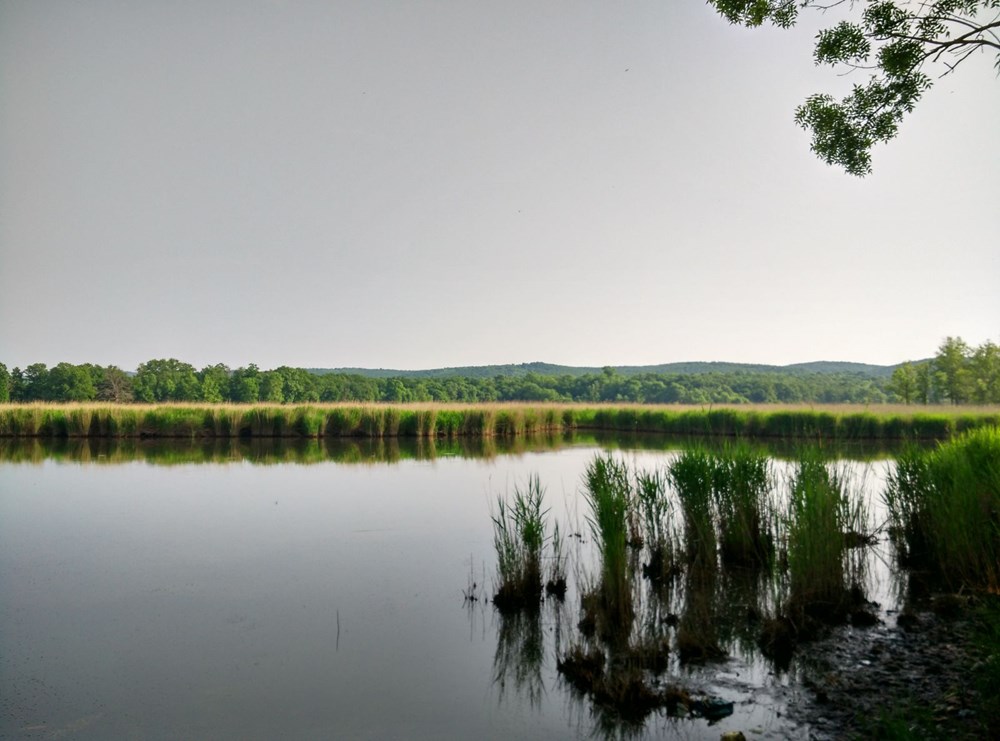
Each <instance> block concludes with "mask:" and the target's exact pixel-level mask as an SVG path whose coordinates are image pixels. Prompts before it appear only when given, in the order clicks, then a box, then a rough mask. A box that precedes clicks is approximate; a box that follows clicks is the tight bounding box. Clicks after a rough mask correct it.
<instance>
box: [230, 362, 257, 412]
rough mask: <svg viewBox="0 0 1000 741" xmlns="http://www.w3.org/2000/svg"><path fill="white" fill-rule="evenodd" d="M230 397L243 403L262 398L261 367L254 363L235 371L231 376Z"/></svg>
mask: <svg viewBox="0 0 1000 741" xmlns="http://www.w3.org/2000/svg"><path fill="white" fill-rule="evenodd" d="M229 398H230V399H232V400H233V401H238V402H240V403H243V404H251V403H253V402H255V401H258V400H259V399H260V369H259V368H258V367H257V366H256V365H255V364H254V363H250V365H248V366H247V367H246V368H237V369H236V370H234V371H233V375H232V376H231V377H230V378H229Z"/></svg>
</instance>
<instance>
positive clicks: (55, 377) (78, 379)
mask: <svg viewBox="0 0 1000 741" xmlns="http://www.w3.org/2000/svg"><path fill="white" fill-rule="evenodd" d="M47 390H48V393H47V400H49V401H92V400H93V399H94V398H95V397H96V396H97V388H96V387H95V386H94V379H93V377H92V376H91V375H90V372H89V371H88V370H87V368H86V367H85V366H82V365H73V364H71V363H59V364H58V365H57V366H55V367H54V368H53V369H52V370H50V371H49V377H48V383H47Z"/></svg>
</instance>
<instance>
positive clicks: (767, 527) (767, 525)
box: [712, 444, 774, 567]
mask: <svg viewBox="0 0 1000 741" xmlns="http://www.w3.org/2000/svg"><path fill="white" fill-rule="evenodd" d="M773 480H774V479H773V476H772V473H771V464H770V462H769V460H768V458H767V456H766V455H764V454H763V453H759V452H756V451H754V450H753V449H752V448H750V447H749V446H748V445H746V444H742V445H738V446H736V447H734V448H731V449H727V450H724V451H723V452H722V453H721V454H719V455H718V456H717V457H716V458H715V461H714V466H713V471H712V495H713V498H714V500H715V509H716V512H717V514H718V523H719V545H720V551H721V556H722V562H723V564H724V565H728V566H750V567H754V566H763V565H765V564H767V563H768V562H769V561H770V560H771V558H772V556H773V552H774V536H773V532H772V531H773V522H774V517H773V509H772V507H771V501H772V498H773V496H772V495H773V493H774V492H773V489H774V486H773Z"/></svg>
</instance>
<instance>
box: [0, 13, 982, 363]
mask: <svg viewBox="0 0 1000 741" xmlns="http://www.w3.org/2000/svg"><path fill="white" fill-rule="evenodd" d="M818 20H819V19H815V18H809V19H807V22H806V23H804V24H803V25H801V26H800V27H798V28H796V29H793V30H791V31H778V30H773V29H760V30H756V31H751V30H748V29H744V28H737V27H730V26H729V25H727V23H726V22H725V21H724V20H723V19H722V18H720V17H719V16H717V15H716V14H715V13H714V11H713V10H712V9H711V8H710V7H709V6H707V5H706V4H704V2H702V1H701V0H629V1H627V2H614V3H612V2H607V1H606V0H595V1H594V2H583V1H581V0H574V1H573V2H554V1H550V0H547V1H546V2H537V0H531V1H530V2H528V1H524V2H521V1H513V0H506V1H505V2H473V1H472V0H455V1H454V2H447V1H445V0H439V1H429V0H406V1H404V0H392V1H387V2H379V1H377V0H358V1H357V2H340V1H337V0H324V1H322V2H320V1H317V2H307V1H305V0H285V1H281V0H270V1H265V0H232V1H231V2H225V1H222V0H213V1H208V2H205V1H204V0H197V1H192V2H184V1H171V2H168V1H166V0H163V1H159V2H153V1H150V2H139V1H137V0H127V1H126V0H123V1H121V2H113V1H111V0H86V1H84V2H80V1H79V0H64V1H61V2H59V1H54V0H0V362H4V363H6V365H7V366H8V368H11V367H13V366H15V365H20V366H21V367H23V366H24V365H26V364H28V363H31V362H45V363H48V364H49V365H53V364H55V363H57V362H59V361H68V362H74V363H80V362H88V361H89V362H96V363H100V364H102V365H103V364H115V365H119V366H121V367H123V368H126V369H132V368H135V366H136V365H137V364H138V363H140V362H143V361H145V360H148V359H150V358H157V357H176V358H179V359H181V360H186V361H188V362H190V363H193V364H194V365H196V366H199V367H201V366H203V365H206V364H208V363H216V362H222V363H226V364H228V365H230V366H233V367H236V366H240V365H245V364H246V363H249V362H256V363H257V364H258V365H260V366H261V367H263V368H268V367H274V366H277V365H281V364H288V365H293V366H306V367H317V366H323V367H332V366H369V367H392V368H429V367H439V366H455V365H479V364H487V363H520V362H528V361H534V360H544V361H548V362H554V363H564V364H573V365H605V364H610V365H624V364H649V363H662V362H671V361H683V360H731V361H743V362H763V363H777V364H784V363H790V362H798V361H808V360H821V359H830V360H853V361H862V362H872V363H895V362H899V361H902V360H906V359H913V358H921V357H926V356H928V355H931V354H933V352H934V350H935V348H936V347H937V345H938V344H939V343H940V341H941V340H942V339H943V338H944V337H945V336H946V335H961V336H962V337H964V338H965V339H966V340H967V341H969V342H970V343H972V344H979V343H981V342H983V341H985V340H987V339H991V340H993V341H998V340H1000V80H998V79H997V75H996V71H995V70H994V69H993V59H992V58H991V57H988V56H984V55H977V56H975V57H974V58H972V59H970V60H969V61H968V62H966V64H965V65H964V66H963V67H961V68H959V70H958V73H957V74H955V75H952V76H949V77H947V78H945V79H942V80H940V81H939V82H938V83H937V85H936V86H935V88H934V89H933V90H932V91H931V92H930V93H929V94H928V95H927V96H926V97H925V99H924V101H923V102H921V103H920V105H919V107H918V109H917V110H916V111H915V113H914V114H913V116H912V117H911V118H909V119H908V120H907V121H906V122H905V123H904V124H903V128H902V131H901V134H900V136H899V137H898V139H896V140H895V141H894V142H892V143H890V144H889V145H886V146H882V147H879V148H878V149H877V150H876V154H875V160H874V167H875V173H874V174H873V175H872V176H869V177H868V178H865V179H857V178H854V177H851V176H848V175H845V174H843V172H842V171H840V170H838V169H834V168H831V167H829V166H826V165H824V164H822V163H821V162H819V161H818V160H817V159H816V158H815V157H814V155H813V154H812V153H811V152H810V151H809V140H808V135H807V133H806V132H803V131H802V130H800V129H798V128H797V127H796V126H795V124H794V121H793V114H794V108H795V106H796V105H797V104H799V103H801V102H802V100H803V99H804V98H805V97H806V96H807V95H808V94H810V93H814V92H825V91H830V92H836V91H843V90H846V89H848V88H849V86H850V85H851V84H853V83H854V82H856V81H857V82H863V81H864V79H865V78H864V76H857V75H855V76H846V77H844V76H840V77H838V76H837V74H836V72H835V71H833V70H830V69H828V68H815V67H814V66H813V63H812V37H813V35H814V33H815V29H816V28H818V27H819V25H818Z"/></svg>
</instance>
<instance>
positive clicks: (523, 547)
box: [492, 474, 546, 611]
mask: <svg viewBox="0 0 1000 741" xmlns="http://www.w3.org/2000/svg"><path fill="white" fill-rule="evenodd" d="M544 494H545V490H544V488H543V487H542V484H541V480H540V479H539V477H538V475H537V474H535V475H533V476H530V477H529V478H528V483H527V486H526V488H524V489H521V488H519V487H517V486H515V487H514V495H513V497H512V499H511V501H510V502H508V501H507V500H506V498H505V497H503V496H499V497H497V511H496V513H495V514H493V515H492V520H493V548H494V550H495V551H496V555H497V582H498V587H497V591H496V593H495V595H494V597H493V603H494V604H495V605H496V606H497V608H498V609H500V610H501V611H511V610H518V609H522V608H528V609H531V608H537V607H538V603H539V600H540V599H541V595H542V547H543V545H544V542H545V515H546V512H545V511H543V510H542V500H543V498H544Z"/></svg>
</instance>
